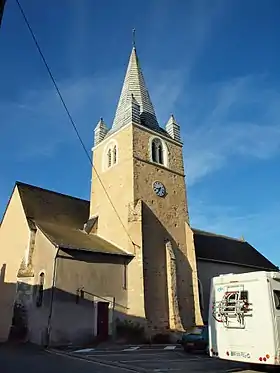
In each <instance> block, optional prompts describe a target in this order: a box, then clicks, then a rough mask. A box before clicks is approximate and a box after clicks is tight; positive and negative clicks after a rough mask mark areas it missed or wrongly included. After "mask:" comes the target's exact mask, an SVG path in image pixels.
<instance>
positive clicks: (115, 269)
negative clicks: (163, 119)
mask: <svg viewBox="0 0 280 373" xmlns="http://www.w3.org/2000/svg"><path fill="white" fill-rule="evenodd" d="M92 151H93V165H94V167H93V170H92V185H91V195H90V201H86V200H81V199H78V198H74V197H71V196H67V195H64V194H60V193H57V192H54V191H50V190H46V189H42V188H39V187H36V186H32V185H27V184H24V183H21V182H17V183H16V184H15V187H14V190H13V192H12V194H11V197H10V200H9V203H8V205H7V208H6V211H5V213H4V216H3V219H2V223H1V226H0V271H1V275H0V313H1V318H0V341H1V340H2V341H5V340H7V338H8V337H9V335H10V336H11V331H13V328H15V326H16V325H15V323H16V322H15V320H16V317H15V314H16V313H19V310H20V311H21V315H24V316H21V319H23V320H24V325H25V328H26V329H27V336H28V337H27V338H28V339H29V340H30V341H32V342H34V343H38V344H46V343H47V344H52V345H54V344H69V343H84V342H90V341H93V340H94V338H99V339H101V340H102V339H106V338H107V337H108V336H111V335H114V334H115V333H116V329H117V325H118V326H120V325H128V324H129V325H130V327H131V328H133V327H135V328H136V329H137V328H138V329H139V328H142V327H143V328H144V330H145V334H146V335H149V336H151V335H155V334H164V333H168V332H170V331H182V330H186V329H188V328H190V327H192V326H194V325H198V324H201V323H203V320H204V321H205V320H206V319H207V312H208V299H209V286H210V280H211V278H212V277H213V276H215V275H217V274H219V273H227V272H242V271H243V272H246V271H249V270H256V269H262V270H276V269H277V268H276V267H275V266H274V265H273V264H272V263H271V262H270V261H269V260H267V259H266V258H264V257H263V256H262V255H261V254H260V253H259V252H258V251H257V250H256V249H254V248H253V247H252V246H251V245H250V244H248V243H247V242H245V241H242V240H236V239H232V238H229V237H223V236H218V235H215V234H211V233H208V232H202V231H199V230H196V229H192V228H191V226H190V222H189V215H188V203H187V197H186V181H185V173H184V164H183V144H182V140H181V137H180V126H179V125H178V123H177V122H176V120H175V118H174V117H173V116H171V117H170V118H169V120H168V121H167V124H166V126H165V128H162V127H161V126H160V125H159V123H158V121H157V118H156V115H155V111H154V108H153V105H152V102H151V99H150V96H149V93H148V90H147V87H146V85H145V81H144V77H143V74H142V71H141V69H140V65H139V60H138V57H137V53H136V49H135V47H133V49H132V52H131V55H130V59H129V64H128V68H127V72H126V76H125V79H124V83H123V87H122V90H121V95H120V99H119V103H118V106H117V110H116V114H115V117H114V121H113V124H112V126H111V128H110V129H109V128H108V127H107V126H106V124H105V122H104V121H103V119H100V121H99V123H98V124H97V126H96V128H95V133H94V147H93V149H92ZM13 315H14V317H13ZM125 320H129V323H128V322H125ZM123 329H124V327H123Z"/></svg>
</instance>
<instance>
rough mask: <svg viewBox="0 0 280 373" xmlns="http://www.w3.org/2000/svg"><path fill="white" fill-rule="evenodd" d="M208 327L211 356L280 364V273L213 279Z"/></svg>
mask: <svg viewBox="0 0 280 373" xmlns="http://www.w3.org/2000/svg"><path fill="white" fill-rule="evenodd" d="M208 328H209V353H210V356H211V357H218V358H221V359H226V360H232V361H240V362H246V363H250V364H264V365H280V272H265V271H260V272H249V273H242V274H226V275H220V276H217V277H214V278H213V279H212V284H211V294H210V305H209V318H208Z"/></svg>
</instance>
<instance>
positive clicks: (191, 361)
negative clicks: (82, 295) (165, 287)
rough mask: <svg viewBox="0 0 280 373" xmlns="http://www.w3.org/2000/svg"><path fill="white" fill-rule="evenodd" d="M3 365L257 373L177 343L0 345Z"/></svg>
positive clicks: (89, 372)
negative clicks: (75, 346)
mask: <svg viewBox="0 0 280 373" xmlns="http://www.w3.org/2000/svg"><path fill="white" fill-rule="evenodd" d="M0 367H1V368H0V371H1V372H3V373H18V371H19V369H20V370H21V371H23V372H28V373H38V372H40V373H66V372H67V373H80V372H83V373H128V372H130V373H133V372H137V373H147V372H152V373H166V372H168V373H186V372H188V373H202V372H203V373H205V372H209V373H231V372H240V373H255V371H252V370H246V367H244V366H241V365H240V364H236V363H232V362H228V361H222V360H219V359H214V358H210V357H208V356H206V355H204V354H195V353H193V354H186V353H185V352H184V351H183V350H182V348H181V346H178V345H165V346H151V347H150V346H116V347H109V348H101V349H98V348H97V349H79V350H76V349H73V348H72V349H67V350H55V349H49V350H44V349H42V348H39V347H36V346H32V345H21V346H0Z"/></svg>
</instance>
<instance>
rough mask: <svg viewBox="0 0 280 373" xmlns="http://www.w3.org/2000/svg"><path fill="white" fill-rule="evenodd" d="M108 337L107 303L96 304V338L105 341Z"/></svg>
mask: <svg viewBox="0 0 280 373" xmlns="http://www.w3.org/2000/svg"><path fill="white" fill-rule="evenodd" d="M108 335H109V303H108V302H98V303H97V336H98V339H99V340H102V341H104V340H106V339H107V338H108Z"/></svg>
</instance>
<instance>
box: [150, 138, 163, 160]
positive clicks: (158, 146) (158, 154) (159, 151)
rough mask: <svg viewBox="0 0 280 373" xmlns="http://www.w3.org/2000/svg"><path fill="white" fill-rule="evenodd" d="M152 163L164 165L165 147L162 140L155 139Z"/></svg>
mask: <svg viewBox="0 0 280 373" xmlns="http://www.w3.org/2000/svg"><path fill="white" fill-rule="evenodd" d="M152 161H153V162H155V163H159V164H164V154H163V146H162V142H161V140H160V139H158V138H155V139H153V141H152Z"/></svg>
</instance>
